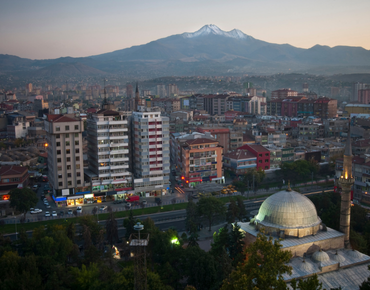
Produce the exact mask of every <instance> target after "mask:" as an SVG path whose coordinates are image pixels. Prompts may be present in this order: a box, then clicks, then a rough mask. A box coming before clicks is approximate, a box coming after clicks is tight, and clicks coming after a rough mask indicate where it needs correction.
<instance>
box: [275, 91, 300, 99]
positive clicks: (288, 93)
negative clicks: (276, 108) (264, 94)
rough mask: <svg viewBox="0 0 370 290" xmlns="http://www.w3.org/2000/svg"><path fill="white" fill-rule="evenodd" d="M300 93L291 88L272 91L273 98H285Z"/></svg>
mask: <svg viewBox="0 0 370 290" xmlns="http://www.w3.org/2000/svg"><path fill="white" fill-rule="evenodd" d="M297 95H298V92H297V91H293V90H291V89H281V90H276V91H272V92H271V99H285V98H288V97H296V96H297Z"/></svg>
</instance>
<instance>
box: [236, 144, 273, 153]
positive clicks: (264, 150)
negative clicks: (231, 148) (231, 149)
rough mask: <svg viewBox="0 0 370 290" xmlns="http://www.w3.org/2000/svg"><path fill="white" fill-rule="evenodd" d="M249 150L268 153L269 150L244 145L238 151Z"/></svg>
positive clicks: (258, 146) (254, 145)
mask: <svg viewBox="0 0 370 290" xmlns="http://www.w3.org/2000/svg"><path fill="white" fill-rule="evenodd" d="M249 148H251V149H253V150H254V151H256V152H269V150H267V149H266V148H265V147H263V146H262V145H259V144H245V145H243V146H241V147H239V148H238V149H245V150H249Z"/></svg>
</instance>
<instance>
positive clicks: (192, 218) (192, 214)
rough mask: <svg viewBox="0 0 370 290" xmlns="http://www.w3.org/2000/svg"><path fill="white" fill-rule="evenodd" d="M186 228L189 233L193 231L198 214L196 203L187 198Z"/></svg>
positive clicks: (195, 229)
mask: <svg viewBox="0 0 370 290" xmlns="http://www.w3.org/2000/svg"><path fill="white" fill-rule="evenodd" d="M185 224H186V230H187V231H189V232H190V233H195V232H196V231H197V227H198V224H199V216H198V212H197V205H196V204H195V203H194V202H193V200H192V199H189V201H188V205H187V206H186V220H185Z"/></svg>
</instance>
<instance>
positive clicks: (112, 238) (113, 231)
mask: <svg viewBox="0 0 370 290" xmlns="http://www.w3.org/2000/svg"><path fill="white" fill-rule="evenodd" d="M105 230H106V233H107V240H108V242H109V244H110V245H111V246H112V245H113V244H114V243H115V242H116V241H118V229H117V220H116V219H115V217H114V214H113V212H112V210H111V211H110V213H109V216H108V219H107V220H106V222H105Z"/></svg>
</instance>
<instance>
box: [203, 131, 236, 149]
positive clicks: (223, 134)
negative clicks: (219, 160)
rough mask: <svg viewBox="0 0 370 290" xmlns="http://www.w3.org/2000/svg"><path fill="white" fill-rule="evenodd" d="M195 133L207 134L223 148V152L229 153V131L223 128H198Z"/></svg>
mask: <svg viewBox="0 0 370 290" xmlns="http://www.w3.org/2000/svg"><path fill="white" fill-rule="evenodd" d="M197 131H198V132H200V133H205V132H209V133H211V134H212V136H214V138H215V139H216V140H217V141H218V142H219V144H220V146H222V147H223V148H224V152H229V146H230V130H229V129H228V128H223V127H198V128H197Z"/></svg>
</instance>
